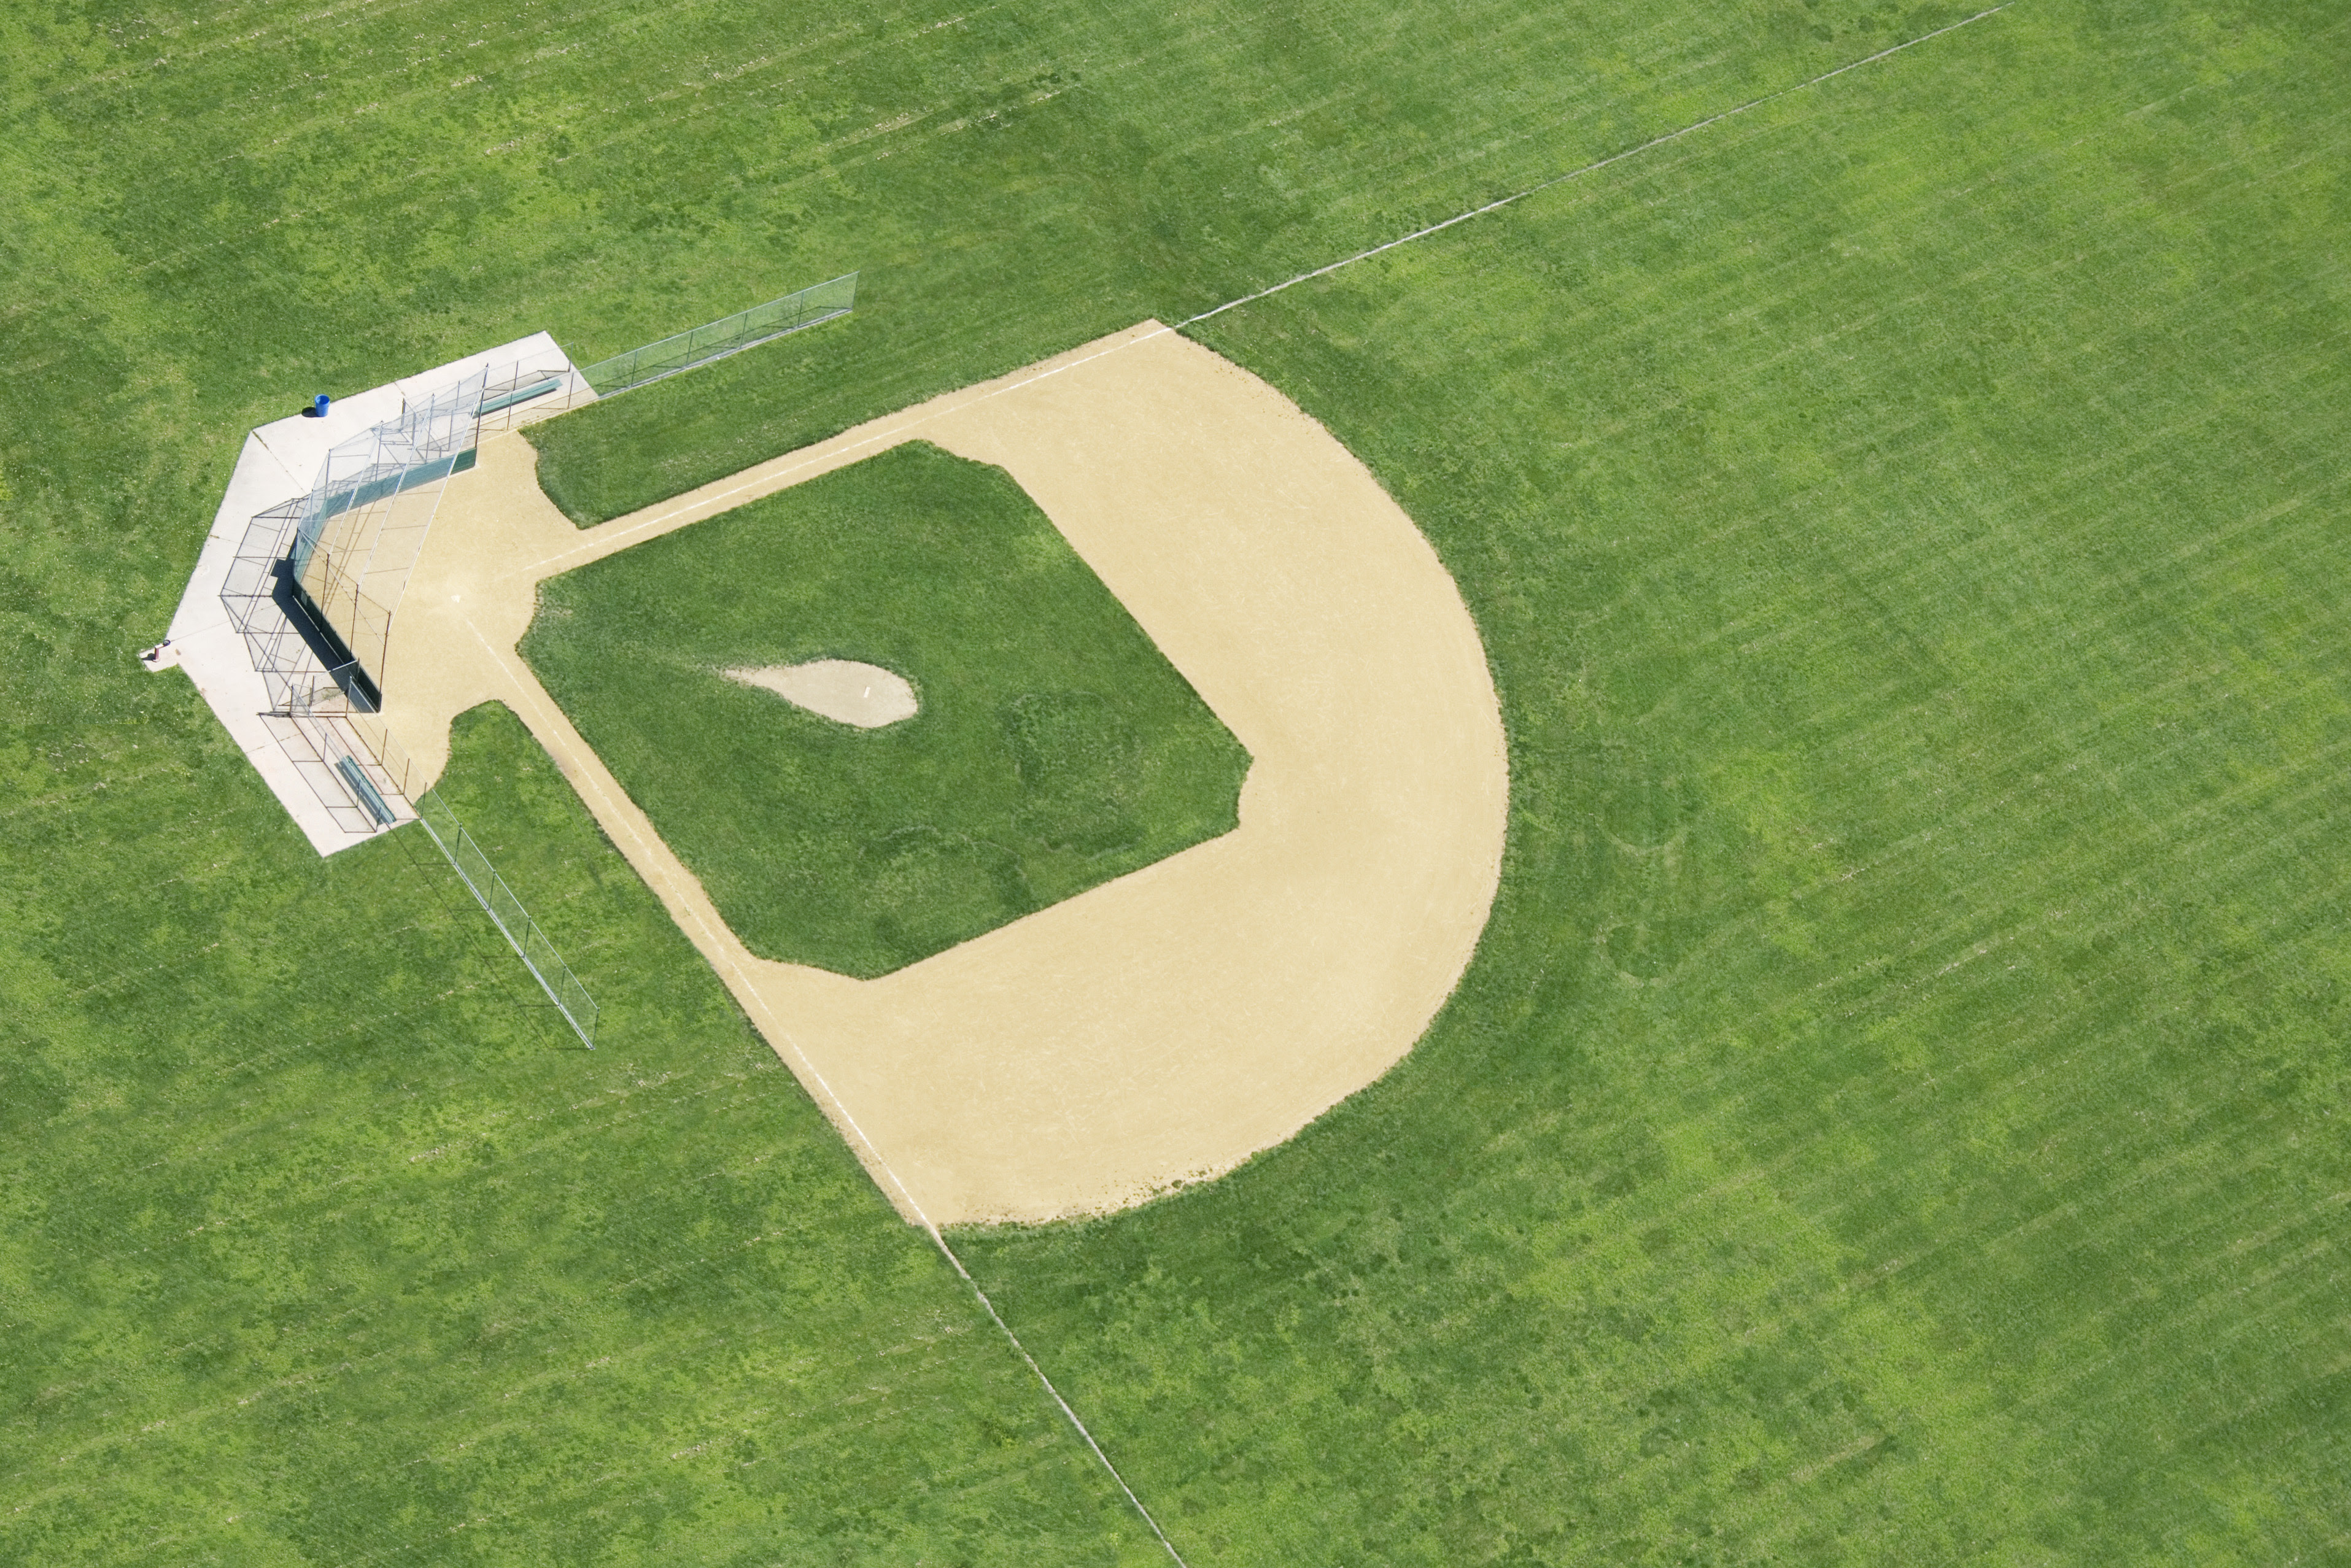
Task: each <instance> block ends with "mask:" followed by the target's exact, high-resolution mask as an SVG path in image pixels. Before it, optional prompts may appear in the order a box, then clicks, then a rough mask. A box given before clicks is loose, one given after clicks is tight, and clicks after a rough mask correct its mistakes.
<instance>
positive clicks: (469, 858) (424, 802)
mask: <svg viewBox="0 0 2351 1568" xmlns="http://www.w3.org/2000/svg"><path fill="white" fill-rule="evenodd" d="M416 820H417V821H420V822H422V823H423V824H424V831H425V832H426V833H428V834H429V835H431V837H432V840H433V841H434V843H435V844H437V845H438V846H440V850H441V852H442V853H443V854H444V855H445V856H447V857H448V861H449V864H450V866H451V868H452V869H454V870H455V872H456V873H457V878H458V880H459V881H461V882H463V883H465V890H466V891H467V892H469V893H471V894H473V895H474V901H475V903H476V904H480V905H481V906H482V910H483V913H485V914H486V915H488V916H489V917H490V923H491V924H492V925H496V927H497V928H498V935H499V936H504V937H505V938H506V939H507V946H510V947H512V948H513V949H514V950H515V956H517V957H518V958H520V959H521V960H522V963H523V967H524V968H526V969H528V970H529V971H530V977H531V978H532V979H534V980H537V981H538V988H539V989H541V990H543V991H545V992H546V993H547V999H548V1000H549V1001H550V1002H553V1003H554V1004H555V1010H556V1011H558V1012H559V1013H561V1014H562V1015H563V1021H564V1022H566V1023H568V1024H569V1025H570V1026H571V1032H572V1033H574V1034H576V1035H578V1036H579V1037H580V1044H582V1045H584V1046H586V1047H587V1048H588V1049H589V1050H590V1051H593V1050H595V1049H596V1000H595V998H593V997H590V995H589V994H588V988H587V987H585V986H583V985H581V984H580V977H579V976H577V975H575V974H573V973H572V972H571V966H570V965H569V964H567V963H565V962H564V961H563V956H562V955H561V954H559V953H558V952H557V951H556V950H555V944H553V943H552V942H549V940H548V939H547V933H545V932H543V931H541V930H540V929H539V928H538V921H536V920H533V919H532V918H531V917H530V912H529V911H528V910H527V909H525V908H524V907H523V906H522V900H521V899H519V898H517V897H516V896H515V892H514V889H512V888H510V887H508V886H507V879H506V878H504V877H502V876H500V875H499V874H498V872H497V868H496V866H494V865H492V864H491V863H490V857H489V856H487V855H486V854H484V853H483V852H482V846H481V845H479V844H477V843H475V841H474V835H473V834H471V833H469V832H467V831H465V824H464V823H463V822H460V821H458V820H457V814H456V813H455V811H452V810H450V809H449V806H448V802H446V801H444V800H442V799H441V794H440V791H439V790H437V789H427V790H425V791H424V792H423V794H421V795H419V796H417V797H416Z"/></svg>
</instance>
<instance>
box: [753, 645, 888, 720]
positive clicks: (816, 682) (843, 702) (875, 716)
mask: <svg viewBox="0 0 2351 1568" xmlns="http://www.w3.org/2000/svg"><path fill="white" fill-rule="evenodd" d="M722 673H723V674H725V675H726V678H727V679H728V680H730V681H740V682H742V683H743V684H744V685H747V686H758V687H760V688H761V689H762V690H765V691H770V692H773V693H775V694H776V695H778V696H779V697H781V698H783V699H784V700H785V701H786V702H788V703H790V704H791V705H792V706H794V707H804V708H806V709H808V710H809V712H810V713H813V714H821V715H823V716H825V717H826V718H829V719H832V720H833V721H835V722H836V723H840V724H853V725H855V726H856V727H858V728H860V729H880V728H881V727H883V725H885V724H895V723H897V722H898V721H899V720H900V719H902V718H912V717H914V714H915V711H916V709H917V708H918V707H919V706H920V705H919V704H917V703H916V702H915V701H914V687H913V686H911V685H907V684H906V681H905V678H904V676H902V675H898V674H893V673H892V672H891V671H888V670H885V669H883V667H882V666H881V665H879V664H859V663H858V662H857V661H856V660H854V659H811V660H810V661H809V662H808V663H807V664H769V665H767V666H766V667H764V668H762V669H757V670H727V671H725V672H722Z"/></svg>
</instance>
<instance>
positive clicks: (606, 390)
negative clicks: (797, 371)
mask: <svg viewBox="0 0 2351 1568" xmlns="http://www.w3.org/2000/svg"><path fill="white" fill-rule="evenodd" d="M856 307H857V274H856V273H854V272H852V273H849V274H847V275H846V276H844V277H835V278H830V279H827V280H826V281H825V282H822V283H818V284H813V285H811V286H810V287H806V288H802V289H799V290H798V291H796V292H794V293H791V294H787V295H785V296H784V297H783V298H780V299H770V300H768V302H767V303H766V304H765V305H754V306H752V307H751V308H749V309H748V310H737V312H735V314H734V315H732V316H721V317H720V318H719V319H717V320H716V321H708V322H705V323H704V324H703V325H701V326H699V327H696V328H694V329H692V330H690V331H684V332H679V333H676V334H675V335H674V336H672V337H667V338H664V339H662V340H659V341H658V342H652V343H647V344H646V345H645V346H644V347H643V348H641V349H631V350H629V351H628V352H627V353H625V354H615V355H614V356H612V358H611V359H609V360H599V361H597V362H596V363H594V364H592V365H590V366H588V367H586V368H585V369H583V370H582V371H580V375H581V376H582V377H584V378H585V379H586V381H587V382H588V384H589V385H590V386H592V387H594V388H595V389H596V393H597V395H598V396H599V397H611V396H612V395H613V394H614V393H616V392H628V391H631V390H632V389H633V388H636V387H642V386H650V385H651V384H653V382H657V381H662V380H664V379H666V378H667V377H670V376H674V375H676V374H677V373H678V372H679V371H690V370H693V369H695V367H696V366H698V365H706V364H708V363H710V362H711V361H713V360H723V359H725V358H726V356H727V355H729V354H739V353H741V352H742V351H743V350H746V349H756V348H758V346H759V345H760V344H762V343H766V342H770V341H773V340H775V339H778V338H780V337H783V336H784V335H785V334H786V333H789V332H797V331H799V330H800V329H802V328H806V327H813V326H815V325H816V324H817V323H818V322H820V321H830V320H831V319H833V318H834V317H836V316H846V315H848V314H849V313H850V311H852V310H853V309H855V308H856Z"/></svg>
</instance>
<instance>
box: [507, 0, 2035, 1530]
mask: <svg viewBox="0 0 2351 1568" xmlns="http://www.w3.org/2000/svg"><path fill="white" fill-rule="evenodd" d="M2015 3H2016V0H2001V4H2000V5H1994V6H1991V7H1990V8H1989V9H1987V10H1982V11H1979V12H1977V13H1976V14H1975V15H1974V16H1964V17H1961V18H1960V19H1959V21H1956V22H1952V23H1949V24H1947V25H1945V26H1940V27H1938V28H1936V29H1935V30H1934V31H1933V32H1931V33H1921V34H1919V35H1918V36H1917V37H1915V38H1909V39H1906V40H1904V41H1903V42H1901V43H1898V44H1896V45H1893V46H1892V47H1888V48H1883V49H1880V50H1878V51H1877V52H1876V54H1874V55H1865V56H1863V57H1861V58H1860V59H1857V60H1849V61H1847V62H1846V63H1845V64H1844V65H1841V66H1839V67H1837V68H1836V69H1834V70H1833V71H1823V72H1822V73H1821V74H1820V75H1818V76H1816V77H1812V78H1807V79H1805V80H1803V81H1800V82H1797V83H1796V84H1794V85H1793V86H1792V87H1783V88H1781V89H1779V90H1777V91H1776V92H1767V93H1765V94H1764V95H1763V96H1762V97H1761V98H1751V99H1748V100H1747V101H1746V102H1745V103H1742V104H1739V105H1737V106H1736V107H1734V108H1730V109H1726V110H1722V112H1720V113H1719V114H1710V115H1708V116H1707V117H1706V118H1705V119H1704V120H1693V121H1692V122H1691V123H1689V124H1687V125H1685V126H1683V127H1682V128H1681V129H1680V130H1678V131H1667V132H1666V133H1665V134H1664V135H1663V136H1654V137H1651V138H1650V139H1649V140H1648V141H1644V142H1642V143H1640V144H1639V145H1638V146H1635V147H1627V148H1626V149H1625V151H1623V152H1612V153H1610V154H1609V155H1608V156H1607V157H1605V158H1603V159H1600V160H1598V161H1597V162H1591V163H1586V164H1584V165H1583V167H1581V168H1578V169H1571V170H1569V171H1568V172H1566V173H1564V174H1554V175H1552V177H1551V178H1550V179H1548V180H1543V181H1541V182H1538V183H1535V184H1532V185H1529V186H1528V187H1527V188H1526V189H1525V190H1523V191H1513V192H1512V193H1510V194H1509V195H1507V196H1499V197H1497V198H1495V199H1494V200H1493V201H1490V202H1488V203H1487V204H1484V205H1483V206H1478V207H1472V208H1470V209H1469V210H1468V212H1464V213H1456V214H1453V216H1451V217H1449V218H1446V219H1444V220H1443V221H1441V222H1438V223H1433V224H1430V225H1428V226H1427V227H1426V228H1417V229H1415V230H1413V231H1412V232H1411V233H1410V234H1408V235H1398V236H1397V237H1396V238H1395V239H1392V240H1389V241H1387V242H1385V243H1384V244H1382V245H1375V246H1372V247H1371V248H1370V249H1369V250H1359V251H1357V252H1356V253H1355V254H1354V255H1353V256H1343V257H1342V258H1341V259H1339V260H1337V261H1334V262H1332V263H1331V264H1330V265H1329V266H1327V267H1316V268H1314V269H1313V270H1312V271H1311V272H1301V273H1300V274H1299V275H1298V276H1297V277H1286V278H1284V279H1282V280H1281V281H1280V283H1277V284H1274V285H1273V286H1272V287H1269V288H1260V289H1259V290H1257V292H1255V293H1254V294H1244V295H1242V296H1241V297H1240V298H1237V299H1228V300H1226V301H1225V302H1224V303H1223V304H1222V305H1216V306H1211V307H1210V308H1207V309H1206V310H1203V311H1201V312H1200V313H1199V314H1198V315H1196V316H1187V317H1186V318H1185V319H1183V320H1181V321H1178V322H1176V323H1175V325H1174V326H1172V327H1169V326H1161V327H1159V328H1158V329H1155V330H1153V331H1149V332H1144V333H1141V334H1139V335H1137V336H1135V337H1133V338H1130V339H1128V340H1126V341H1125V342H1123V343H1120V344H1117V345H1115V346H1113V347H1112V348H1108V349H1103V350H1101V351H1100V352H1098V353H1092V354H1088V355H1087V356H1086V357H1085V358H1084V359H1081V360H1071V361H1069V362H1068V363H1066V364H1061V365H1056V366H1054V367H1053V368H1052V369H1051V370H1050V371H1039V372H1038V373H1037V374H1035V375H1033V376H1029V377H1025V378H1023V379H1022V380H1020V381H1017V382H1007V383H1006V384H1005V385H1003V386H1000V387H997V388H994V389H993V390H991V391H989V392H984V393H982V394H980V396H979V397H978V398H976V399H974V400H973V402H984V401H986V400H987V399H988V398H994V397H1001V396H1003V395H1004V394H1005V393H1007V392H1019V390H1020V389H1021V388H1023V387H1030V386H1034V385H1036V384H1037V383H1038V382H1042V381H1049V380H1050V379H1051V378H1052V377H1054V376H1058V375H1060V374H1061V373H1062V372H1063V371H1073V370H1076V369H1077V368H1078V367H1079V366H1080V365H1086V364H1092V362H1093V361H1096V360H1099V359H1102V358H1103V357H1105V356H1106V355H1110V354H1115V353H1117V352H1119V351H1120V350H1123V349H1131V348H1133V347H1134V345H1135V344H1137V343H1147V342H1149V341H1150V340H1152V339H1154V338H1156V337H1160V336H1162V335H1164V334H1165V333H1168V332H1180V331H1182V330H1183V329H1185V328H1186V327H1190V326H1193V325H1195V324H1196V323H1198V322H1201V321H1206V320H1207V319H1209V318H1210V317H1212V316H1221V315H1223V314H1224V313H1225V312H1226V311H1228V310H1232V309H1237V308H1239V307H1241V306H1243V305H1249V304H1254V303H1255V302H1256V301H1258V300H1259V299H1266V298H1271V297H1272V296H1274V295H1276V294H1280V292H1282V290H1284V289H1286V288H1295V287H1298V285H1300V284H1301V283H1311V282H1312V281H1313V280H1314V279H1316V278H1318V277H1329V276H1330V275H1331V274H1332V273H1334V272H1337V271H1339V270H1340V269H1341V268H1342V267H1353V266H1354V265H1355V263H1357V262H1359V261H1369V260H1370V259H1371V258H1372V257H1374V256H1381V255H1384V254H1385V253H1386V252H1388V251H1392V250H1394V249H1395V248H1396V247H1397V246H1406V245H1410V244H1412V243H1413V242H1414V241H1415V240H1422V239H1426V238H1427V237H1428V236H1429V235H1434V234H1442V233H1444V232H1445V231H1446V230H1447V229H1449V228H1451V227H1453V226H1454V225H1457V224H1466V223H1468V221H1469V220H1470V219H1472V218H1481V217H1484V216H1485V215H1486V214H1488V213H1493V212H1499V211H1500V210H1501V209H1502V208H1504V207H1507V206H1509V205H1510V204H1512V203H1514V202H1522V201H1524V200H1526V199H1527V198H1528V197H1529V196H1532V195H1539V194H1541V193H1542V192H1545V191H1548V190H1550V189H1552V187H1553V186H1555V185H1564V184H1566V183H1568V182H1569V181H1571V180H1580V179H1582V178H1583V176H1584V175H1586V174H1590V173H1594V172H1598V171H1599V170H1602V169H1605V168H1607V167H1608V166H1609V165H1610V164H1612V163H1621V162H1625V160H1626V159H1627V158H1635V157H1638V156H1639V155H1640V154H1642V153H1644V152H1649V151H1651V150H1652V149H1654V148H1658V147H1663V146H1665V145H1666V144H1667V142H1669V141H1680V140H1681V139H1682V138H1683V137H1685V136H1694V135H1696V134H1697V133H1698V132H1699V131H1704V130H1706V129H1707V128H1708V126H1711V125H1719V124H1721V123H1722V122H1723V121H1724V120H1731V119H1735V118H1736V117H1738V116H1740V115H1742V114H1745V113H1746V112H1747V111H1748V110H1752V109H1761V108H1762V107H1763V106H1764V105H1765V104H1767V103H1773V102H1776V101H1778V100H1779V99H1783V98H1787V97H1789V96H1790V95H1792V94H1794V93H1800V92H1802V91H1804V90H1805V89H1808V88H1815V87H1818V86H1820V85H1821V83H1823V82H1824V81H1831V80H1834V79H1835V78H1838V77H1841V76H1843V75H1844V74H1845V73H1846V72H1847V71H1857V70H1859V69H1860V68H1862V67H1864V66H1867V65H1875V64H1876V63H1877V62H1878V61H1879V60H1882V59H1886V58H1888V57H1892V56H1895V55H1898V54H1900V53H1902V51H1903V50H1905V49H1915V48H1917V47H1918V46H1919V45H1921V44H1924V43H1928V42H1930V41H1931V40H1933V39H1936V38H1939V37H1942V36H1943V35H1944V34H1946V33H1956V32H1958V31H1959V29H1960V28H1961V27H1965V26H1971V25H1972V24H1974V23H1977V22H1980V21H1982V20H1983V19H1984V18H1985V17H1987V16H1998V15H2000V13H2001V12H2002V11H2005V10H2007V9H2008V8H2009V7H2010V6H2011V5H2014V4H2015ZM970 406H972V405H971V403H958V404H956V406H955V407H954V408H952V409H942V410H940V411H939V412H938V413H935V414H932V415H929V416H928V417H927V418H926V419H917V420H913V421H910V422H908V423H904V424H893V425H891V426H890V427H889V428H888V429H886V430H879V431H875V432H874V433H873V434H871V435H869V436H867V437H865V438H864V439H863V440H862V441H859V442H857V443H855V444H852V445H851V446H848V447H839V448H832V449H830V450H828V451H827V452H826V453H825V454H824V455H822V456H821V457H811V458H810V459H808V464H803V465H798V466H807V465H809V464H815V463H837V462H838V461H839V459H840V457H841V454H842V453H843V452H849V451H854V450H856V448H857V447H858V446H870V445H873V444H879V443H884V442H887V443H891V444H895V443H897V442H900V441H904V439H906V435H907V433H908V432H909V431H912V430H915V429H919V428H920V427H921V426H922V425H923V424H925V423H927V422H928V419H935V418H944V417H945V416H946V414H948V413H961V412H962V411H963V410H964V409H967V408H969V407H970ZM794 471H795V470H794V469H790V468H787V469H779V470H775V471H772V472H768V473H765V474H762V475H761V476H759V477H758V478H757V479H751V480H746V481H745V482H744V483H742V484H740V485H737V486H733V487H732V488H729V489H726V490H720V491H717V492H716V493H715V494H712V495H708V496H704V497H701V498H700V499H698V500H695V502H693V503H692V504H691V505H689V506H684V507H674V508H673V509H671V510H669V511H666V512H664V513H661V514H660V515H659V516H657V517H647V518H645V519H644V520H643V522H640V523H636V524H634V525H632V527H630V528H628V529H627V530H626V532H627V533H632V534H633V533H637V532H639V531H641V530H643V529H645V528H660V527H662V526H663V525H664V524H666V523H668V522H670V521H671V520H672V519H674V518H675V517H679V516H680V515H681V514H683V513H685V512H689V511H703V510H705V509H708V508H711V507H715V506H716V504H717V503H718V502H721V501H724V500H725V499H726V497H729V496H734V495H739V494H740V493H742V492H743V491H745V490H755V489H772V488H780V487H781V486H779V485H778V481H779V480H780V479H782V478H783V477H784V476H786V475H788V474H790V473H792V472H794ZM621 537H622V535H619V534H614V535H611V536H608V537H607V538H599V539H596V540H593V541H592V542H591V541H583V542H582V543H581V544H580V546H579V547H578V548H577V549H569V550H564V551H562V552H560V553H559V554H557V555H553V556H549V558H547V559H544V560H539V561H534V562H533V563H532V566H531V570H538V569H539V568H543V567H547V566H551V565H553V564H554V563H555V562H557V561H560V560H565V559H569V558H570V557H571V556H574V555H580V554H586V553H588V552H590V551H591V550H592V551H595V552H597V553H599V554H603V553H609V551H608V550H606V549H605V547H606V546H607V545H608V544H609V543H610V542H611V539H613V538H621ZM958 1267H960V1265H958ZM1170 1550H1171V1551H1172V1550H1173V1548H1170Z"/></svg>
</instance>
